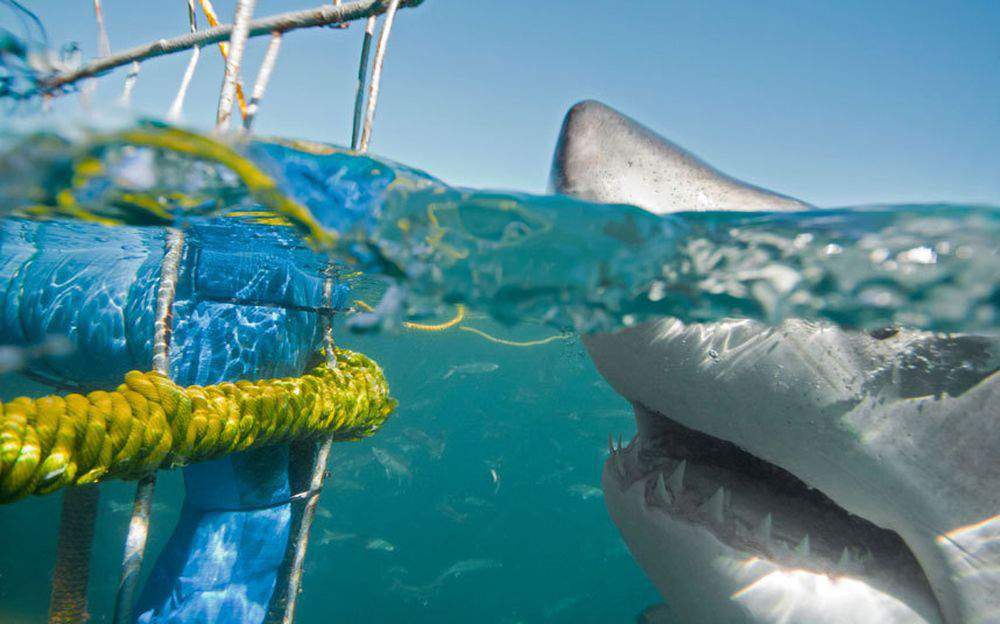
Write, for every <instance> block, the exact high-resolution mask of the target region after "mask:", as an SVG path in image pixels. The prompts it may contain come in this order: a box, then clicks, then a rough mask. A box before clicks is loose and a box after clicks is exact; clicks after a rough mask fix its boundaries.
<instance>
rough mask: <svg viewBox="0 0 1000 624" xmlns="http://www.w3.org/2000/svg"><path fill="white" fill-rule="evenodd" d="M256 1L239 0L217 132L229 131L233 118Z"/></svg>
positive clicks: (231, 36) (223, 85) (216, 122)
mask: <svg viewBox="0 0 1000 624" xmlns="http://www.w3.org/2000/svg"><path fill="white" fill-rule="evenodd" d="M255 4H256V0H238V1H237V3H236V15H235V17H234V18H233V32H232V34H231V35H230V37H229V55H228V56H227V57H226V73H225V75H224V76H223V79H222V92H221V93H220V94H219V110H218V113H217V114H216V116H215V130H216V132H225V131H227V130H229V123H230V121H231V120H232V117H233V99H234V98H235V97H236V81H237V80H238V78H239V73H240V63H241V62H242V61H243V50H244V49H245V48H246V44H247V38H248V37H249V34H250V18H251V17H252V16H253V8H254V5H255Z"/></svg>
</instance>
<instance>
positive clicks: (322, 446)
mask: <svg viewBox="0 0 1000 624" xmlns="http://www.w3.org/2000/svg"><path fill="white" fill-rule="evenodd" d="M313 444H316V443H313ZM332 445H333V438H332V437H328V438H325V439H324V440H322V441H320V442H319V443H318V447H316V449H315V453H314V454H313V464H312V475H311V476H310V479H309V491H310V495H309V497H308V498H307V499H306V502H305V505H304V507H303V508H302V511H301V515H300V516H299V521H298V522H297V523H295V522H293V523H292V532H291V534H290V535H289V540H290V546H292V553H291V555H292V556H291V560H290V561H287V555H286V566H287V567H285V566H283V568H285V569H284V570H283V573H282V575H281V576H279V577H278V578H279V581H278V582H279V583H283V587H280V588H279V589H278V590H276V591H279V592H281V593H280V595H281V597H282V598H283V603H284V604H283V605H281V604H279V605H277V606H278V607H279V608H280V607H281V606H283V607H284V609H283V610H282V611H283V612H282V613H281V614H280V616H278V614H272V617H270V618H269V619H268V620H267V621H268V622H269V623H270V622H281V624H292V622H294V621H295V606H296V604H297V602H298V597H299V587H300V586H301V585H302V564H303V563H304V562H305V559H306V549H307V548H308V546H309V531H310V530H311V529H312V523H313V518H315V515H316V506H317V505H318V504H319V492H320V489H321V488H322V487H323V479H324V477H325V476H326V462H327V460H328V459H329V458H330V447H331V446H332ZM296 447H301V445H300V444H299V445H293V446H292V452H293V453H294V452H296ZM276 616H277V617H276Z"/></svg>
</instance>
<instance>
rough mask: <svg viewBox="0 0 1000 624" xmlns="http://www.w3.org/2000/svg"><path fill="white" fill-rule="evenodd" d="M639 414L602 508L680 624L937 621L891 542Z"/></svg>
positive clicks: (916, 568)
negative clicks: (617, 528)
mask: <svg viewBox="0 0 1000 624" xmlns="http://www.w3.org/2000/svg"><path fill="white" fill-rule="evenodd" d="M634 409H635V414H636V420H637V423H638V426H639V427H638V428H639V433H638V434H637V435H636V437H635V438H634V439H633V440H632V441H631V442H630V443H629V444H628V445H627V446H625V447H622V446H621V444H620V442H619V445H618V446H616V445H615V444H614V443H613V442H611V443H610V446H611V448H610V454H609V457H608V460H607V462H606V463H605V467H604V472H603V476H602V484H603V487H604V491H605V500H606V504H607V506H608V510H609V512H610V514H611V517H612V519H613V520H614V521H615V523H616V524H617V525H618V527H619V528H620V529H621V532H622V535H623V536H624V538H625V541H626V542H627V543H628V545H629V548H630V549H631V550H632V552H633V554H634V555H635V557H636V559H637V561H638V562H639V563H640V565H642V566H643V568H644V569H645V570H646V572H647V574H648V575H649V577H650V578H651V579H652V580H653V582H654V583H656V585H657V588H658V589H659V590H660V591H661V593H663V595H664V597H665V598H666V600H667V602H668V603H669V604H670V605H671V607H672V608H673V610H674V611H675V612H676V613H677V614H678V615H679V616H680V619H681V621H684V622H691V623H699V622H705V623H709V622H712V623H714V622H754V623H757V622H761V623H763V622H768V623H770V622H774V623H777V622H808V623H828V624H835V623H836V624H840V623H845V622H852V623H858V624H862V623H867V622H871V623H872V624H875V623H879V624H881V623H899V624H903V623H907V624H909V623H918V622H920V623H927V624H930V623H936V622H941V621H942V619H941V616H940V611H939V608H938V605H937V602H936V600H935V597H934V595H933V592H932V591H931V588H930V586H929V584H928V581H927V578H926V576H925V575H924V573H923V570H922V569H921V568H920V565H919V564H918V563H917V560H916V558H915V557H914V556H913V554H912V553H911V552H910V551H909V549H908V548H907V547H906V545H905V543H904V542H903V540H902V539H900V537H899V536H898V535H896V534H895V533H892V532H891V531H887V530H885V529H881V528H879V527H877V526H875V525H874V524H872V523H870V522H868V521H866V520H864V519H862V518H859V517H857V516H852V515H851V514H849V513H848V512H846V511H845V510H843V509H842V508H840V507H838V506H837V505H836V504H835V503H834V502H833V501H832V500H830V499H829V498H828V497H826V496H825V495H823V494H822V493H821V492H819V491H817V490H814V489H812V488H809V487H808V486H807V485H805V484H804V483H803V482H802V481H800V480H799V479H797V478H796V477H794V476H793V475H791V474H790V473H788V472H787V471H785V470H783V469H781V468H780V467H778V466H775V465H773V464H770V463H768V462H766V461H764V460H761V459H759V458H756V457H754V456H753V455H750V454H749V453H747V452H746V451H743V450H742V449H740V448H739V447H737V446H735V445H734V444H732V443H729V442H726V441H724V440H720V439H718V438H713V437H712V436H708V435H706V434H702V433H700V432H698V431H696V430H693V429H689V428H687V427H684V426H683V425H681V424H679V423H677V422H675V421H672V420H670V419H669V418H667V417H666V416H664V415H662V414H659V413H656V412H653V411H651V410H649V409H647V408H645V407H644V406H642V405H638V404H636V405H634Z"/></svg>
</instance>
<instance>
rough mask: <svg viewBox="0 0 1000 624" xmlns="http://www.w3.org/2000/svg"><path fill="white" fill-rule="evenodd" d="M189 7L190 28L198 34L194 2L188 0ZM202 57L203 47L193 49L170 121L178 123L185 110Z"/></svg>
mask: <svg viewBox="0 0 1000 624" xmlns="http://www.w3.org/2000/svg"><path fill="white" fill-rule="evenodd" d="M187 7H188V27H189V28H190V29H191V32H192V33H195V32H198V14H197V13H196V12H195V8H194V0H187ZM200 57H201V46H195V47H193V48H191V59H190V60H189V61H188V64H187V69H185V70H184V77H183V78H181V86H180V88H179V89H177V95H175V96H174V101H173V103H171V104H170V110H169V111H167V120H168V121H177V120H178V119H180V117H181V111H182V110H183V109H184V98H186V97H187V91H188V87H189V86H190V85H191V79H192V78H193V77H194V69H195V67H197V66H198V59H199V58H200Z"/></svg>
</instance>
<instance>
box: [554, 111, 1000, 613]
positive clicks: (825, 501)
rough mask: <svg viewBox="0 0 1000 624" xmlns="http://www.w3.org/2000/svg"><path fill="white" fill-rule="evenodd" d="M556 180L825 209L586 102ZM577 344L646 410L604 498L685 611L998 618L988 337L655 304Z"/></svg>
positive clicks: (606, 479) (607, 479)
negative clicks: (669, 312)
mask: <svg viewBox="0 0 1000 624" xmlns="http://www.w3.org/2000/svg"><path fill="white" fill-rule="evenodd" d="M551 184H552V187H553V190H554V191H556V192H559V193H562V194H566V195H572V196H576V197H580V198H583V199H589V200H594V201H600V202H611V203H627V204H633V205H636V206H639V207H641V208H644V209H646V210H649V211H651V212H654V213H657V214H664V213H671V212H681V211H700V210H717V211H730V210H750V211H775V210H778V211H782V210H784V211H787V210H805V209H813V207H812V206H810V205H809V204H807V203H805V202H802V201H800V200H797V199H794V198H791V197H787V196H784V195H780V194H778V193H774V192H771V191H768V190H765V189H762V188H758V187H755V186H752V185H749V184H746V183H743V182H740V181H739V180H737V179H735V178H732V177H730V176H727V175H725V174H722V173H720V172H718V171H716V170H715V169H714V168H712V167H711V166H709V165H707V164H706V163H704V162H703V161H701V160H699V159H698V158H697V157H695V156H693V155H692V154H690V153H688V152H686V151H685V150H683V149H682V148H680V147H678V146H677V145H675V144H673V143H671V142H669V141H667V140H666V139H663V138H661V137H660V136H658V135H656V134H655V133H654V132H652V131H651V130H649V129H648V128H646V127H644V126H642V125H640V124H639V123H637V122H635V121H634V120H632V119H630V118H628V117H626V116H624V115H622V114H620V113H618V112H616V111H615V110H613V109H611V108H609V107H607V106H605V105H603V104H601V103H598V102H594V101H587V102H581V103H579V104H577V105H576V106H574V107H573V108H572V109H571V110H570V111H569V113H568V114H567V116H566V119H565V121H564V123H563V127H562V131H561V133H560V136H559V141H558V145H557V147H556V152H555V157H554V161H553V167H552V175H551ZM585 344H586V347H587V350H588V352H589V354H590V356H591V358H592V359H593V361H594V363H595V364H596V366H597V369H598V370H599V371H600V373H601V374H602V375H603V376H604V377H605V378H606V379H607V381H608V382H609V383H610V384H611V385H612V387H613V388H614V389H615V390H616V391H617V392H618V393H619V394H621V395H622V396H624V397H625V398H626V399H628V400H629V401H630V402H631V403H632V405H633V407H634V411H635V415H636V420H637V424H638V427H637V429H638V434H637V435H636V436H635V438H633V439H632V440H631V441H630V442H629V443H628V444H625V445H623V444H622V443H621V442H620V441H619V442H618V443H617V444H615V443H614V442H611V443H610V445H611V449H610V453H609V457H608V459H607V461H606V463H605V465H604V470H603V476H602V484H603V487H604V492H605V500H606V504H607V508H608V511H609V513H610V516H611V518H612V519H613V521H614V522H615V524H616V525H617V526H618V528H619V529H620V531H621V534H622V536H623V537H624V539H625V541H626V543H627V545H628V547H629V549H630V550H631V552H632V554H633V556H634V557H635V559H636V560H637V561H638V563H639V564H640V565H641V566H642V567H643V569H644V570H645V571H646V573H647V575H648V576H649V578H650V579H651V580H652V581H653V583H654V584H655V585H656V587H657V588H658V589H659V591H660V592H661V594H662V595H663V596H664V598H665V600H666V601H667V603H668V605H670V607H672V610H673V612H674V613H675V614H676V615H677V616H678V618H679V621H681V622H685V623H689V624H700V623H706V624H723V623H730V622H746V623H753V624H765V623H766V624H772V623H773V624H777V623H779V622H781V623H790V624H797V623H804V624H812V623H828V624H861V623H865V624H867V623H872V624H874V623H880V624H881V623H937V622H944V623H947V624H959V623H962V624H987V623H997V622H1000V396H998V395H1000V381H998V378H1000V374H998V373H997V368H998V361H1000V348H998V340H997V339H996V336H976V335H940V334H931V333H926V332H921V331H912V330H907V329H895V328H894V329H886V330H883V331H877V332H862V331H849V330H844V329H841V328H839V327H838V326H836V325H833V324H829V323H824V322H811V321H806V320H796V319H792V320H786V321H784V322H782V323H780V324H777V325H766V324H763V323H760V322H756V321H751V320H745V319H742V320H741V319H727V320H720V321H718V322H713V323H707V324H685V323H682V322H681V321H679V320H677V319H673V318H663V319H660V320H656V321H652V322H648V323H645V324H641V325H639V326H635V327H630V328H627V329H623V330H621V331H617V332H615V333H605V334H593V335H590V336H587V337H586V338H585Z"/></svg>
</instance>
